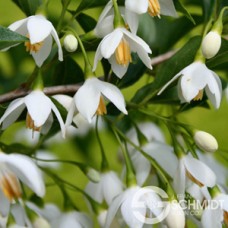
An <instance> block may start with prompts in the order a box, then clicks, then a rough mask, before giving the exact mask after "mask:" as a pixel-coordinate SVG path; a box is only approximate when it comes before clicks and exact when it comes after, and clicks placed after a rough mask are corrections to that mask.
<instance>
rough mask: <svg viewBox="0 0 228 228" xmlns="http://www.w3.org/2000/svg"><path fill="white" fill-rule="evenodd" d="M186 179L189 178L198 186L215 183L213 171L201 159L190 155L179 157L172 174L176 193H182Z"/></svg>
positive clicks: (210, 185)
mask: <svg viewBox="0 0 228 228" xmlns="http://www.w3.org/2000/svg"><path fill="white" fill-rule="evenodd" d="M187 177H188V179H187ZM187 180H191V181H192V182H194V183H195V184H197V185H199V186H200V187H203V186H206V187H213V186H214V185H215V184H216V176H215V174H214V172H213V171H212V170H211V169H210V168H209V167H208V166H207V165H205V164H204V163H203V162H202V161H200V160H198V159H196V158H193V157H192V156H190V155H186V156H184V157H182V158H181V159H180V161H179V166H178V168H177V170H176V174H175V176H174V183H173V184H174V189H175V190H176V192H177V193H178V194H182V195H183V194H184V192H185V188H186V187H187V186H186V184H187Z"/></svg>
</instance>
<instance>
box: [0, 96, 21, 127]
mask: <svg viewBox="0 0 228 228" xmlns="http://www.w3.org/2000/svg"><path fill="white" fill-rule="evenodd" d="M24 108H25V105H24V98H19V99H16V100H14V101H13V102H11V103H10V105H9V107H8V108H7V109H6V111H5V113H4V115H3V116H2V117H1V119H0V124H2V123H3V126H2V128H3V129H5V128H7V127H8V126H9V125H10V124H12V123H13V122H14V121H15V120H16V119H17V118H18V117H19V116H20V114H21V113H22V111H23V109H24Z"/></svg>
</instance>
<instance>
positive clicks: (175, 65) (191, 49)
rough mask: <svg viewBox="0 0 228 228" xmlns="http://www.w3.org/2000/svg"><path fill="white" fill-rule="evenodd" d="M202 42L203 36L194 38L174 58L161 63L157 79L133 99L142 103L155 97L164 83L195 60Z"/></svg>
mask: <svg viewBox="0 0 228 228" xmlns="http://www.w3.org/2000/svg"><path fill="white" fill-rule="evenodd" d="M200 42H201V37H194V38H192V39H191V40H189V41H188V42H187V43H186V44H185V45H184V46H183V47H182V48H181V49H180V50H179V51H178V52H177V53H176V54H175V55H174V56H173V57H172V58H170V59H169V60H167V61H166V62H164V63H163V64H161V65H160V66H159V68H158V71H157V74H156V77H155V80H154V81H153V82H152V83H150V84H148V85H146V86H144V87H142V88H141V89H140V90H139V91H138V92H137V93H136V94H135V96H134V97H133V99H132V101H133V102H136V103H139V102H140V103H141V102H143V101H148V100H150V99H151V98H152V97H154V96H155V95H156V94H157V92H158V90H159V89H160V88H161V87H162V86H163V85H165V84H166V83H167V82H168V81H170V80H171V79H172V78H173V77H174V76H175V75H176V74H177V73H178V72H180V71H181V70H182V69H183V68H184V67H186V66H188V65H189V64H191V63H192V62H193V60H194V57H195V54H196V52H197V50H198V48H199V46H200Z"/></svg>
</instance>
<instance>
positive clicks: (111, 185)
mask: <svg viewBox="0 0 228 228" xmlns="http://www.w3.org/2000/svg"><path fill="white" fill-rule="evenodd" d="M122 189H123V184H122V182H121V180H120V179H119V177H118V176H117V175H116V173H114V172H113V171H109V172H106V173H102V174H101V176H100V181H99V182H98V183H94V182H91V181H90V182H89V183H88V184H87V186H86V189H85V191H86V193H87V194H88V195H90V196H91V197H92V198H93V199H94V200H95V201H97V202H98V203H102V202H103V200H105V201H106V203H107V204H108V205H110V204H111V202H112V200H113V199H114V198H115V197H116V196H117V195H119V194H120V193H121V192H122Z"/></svg>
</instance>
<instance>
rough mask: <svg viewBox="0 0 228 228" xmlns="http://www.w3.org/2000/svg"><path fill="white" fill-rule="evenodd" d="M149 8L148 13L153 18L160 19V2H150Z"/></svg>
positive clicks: (151, 0)
mask: <svg viewBox="0 0 228 228" xmlns="http://www.w3.org/2000/svg"><path fill="white" fill-rule="evenodd" d="M148 1H149V6H148V13H149V14H150V15H151V16H152V17H155V16H158V17H159V18H160V4H159V2H158V0H148Z"/></svg>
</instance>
